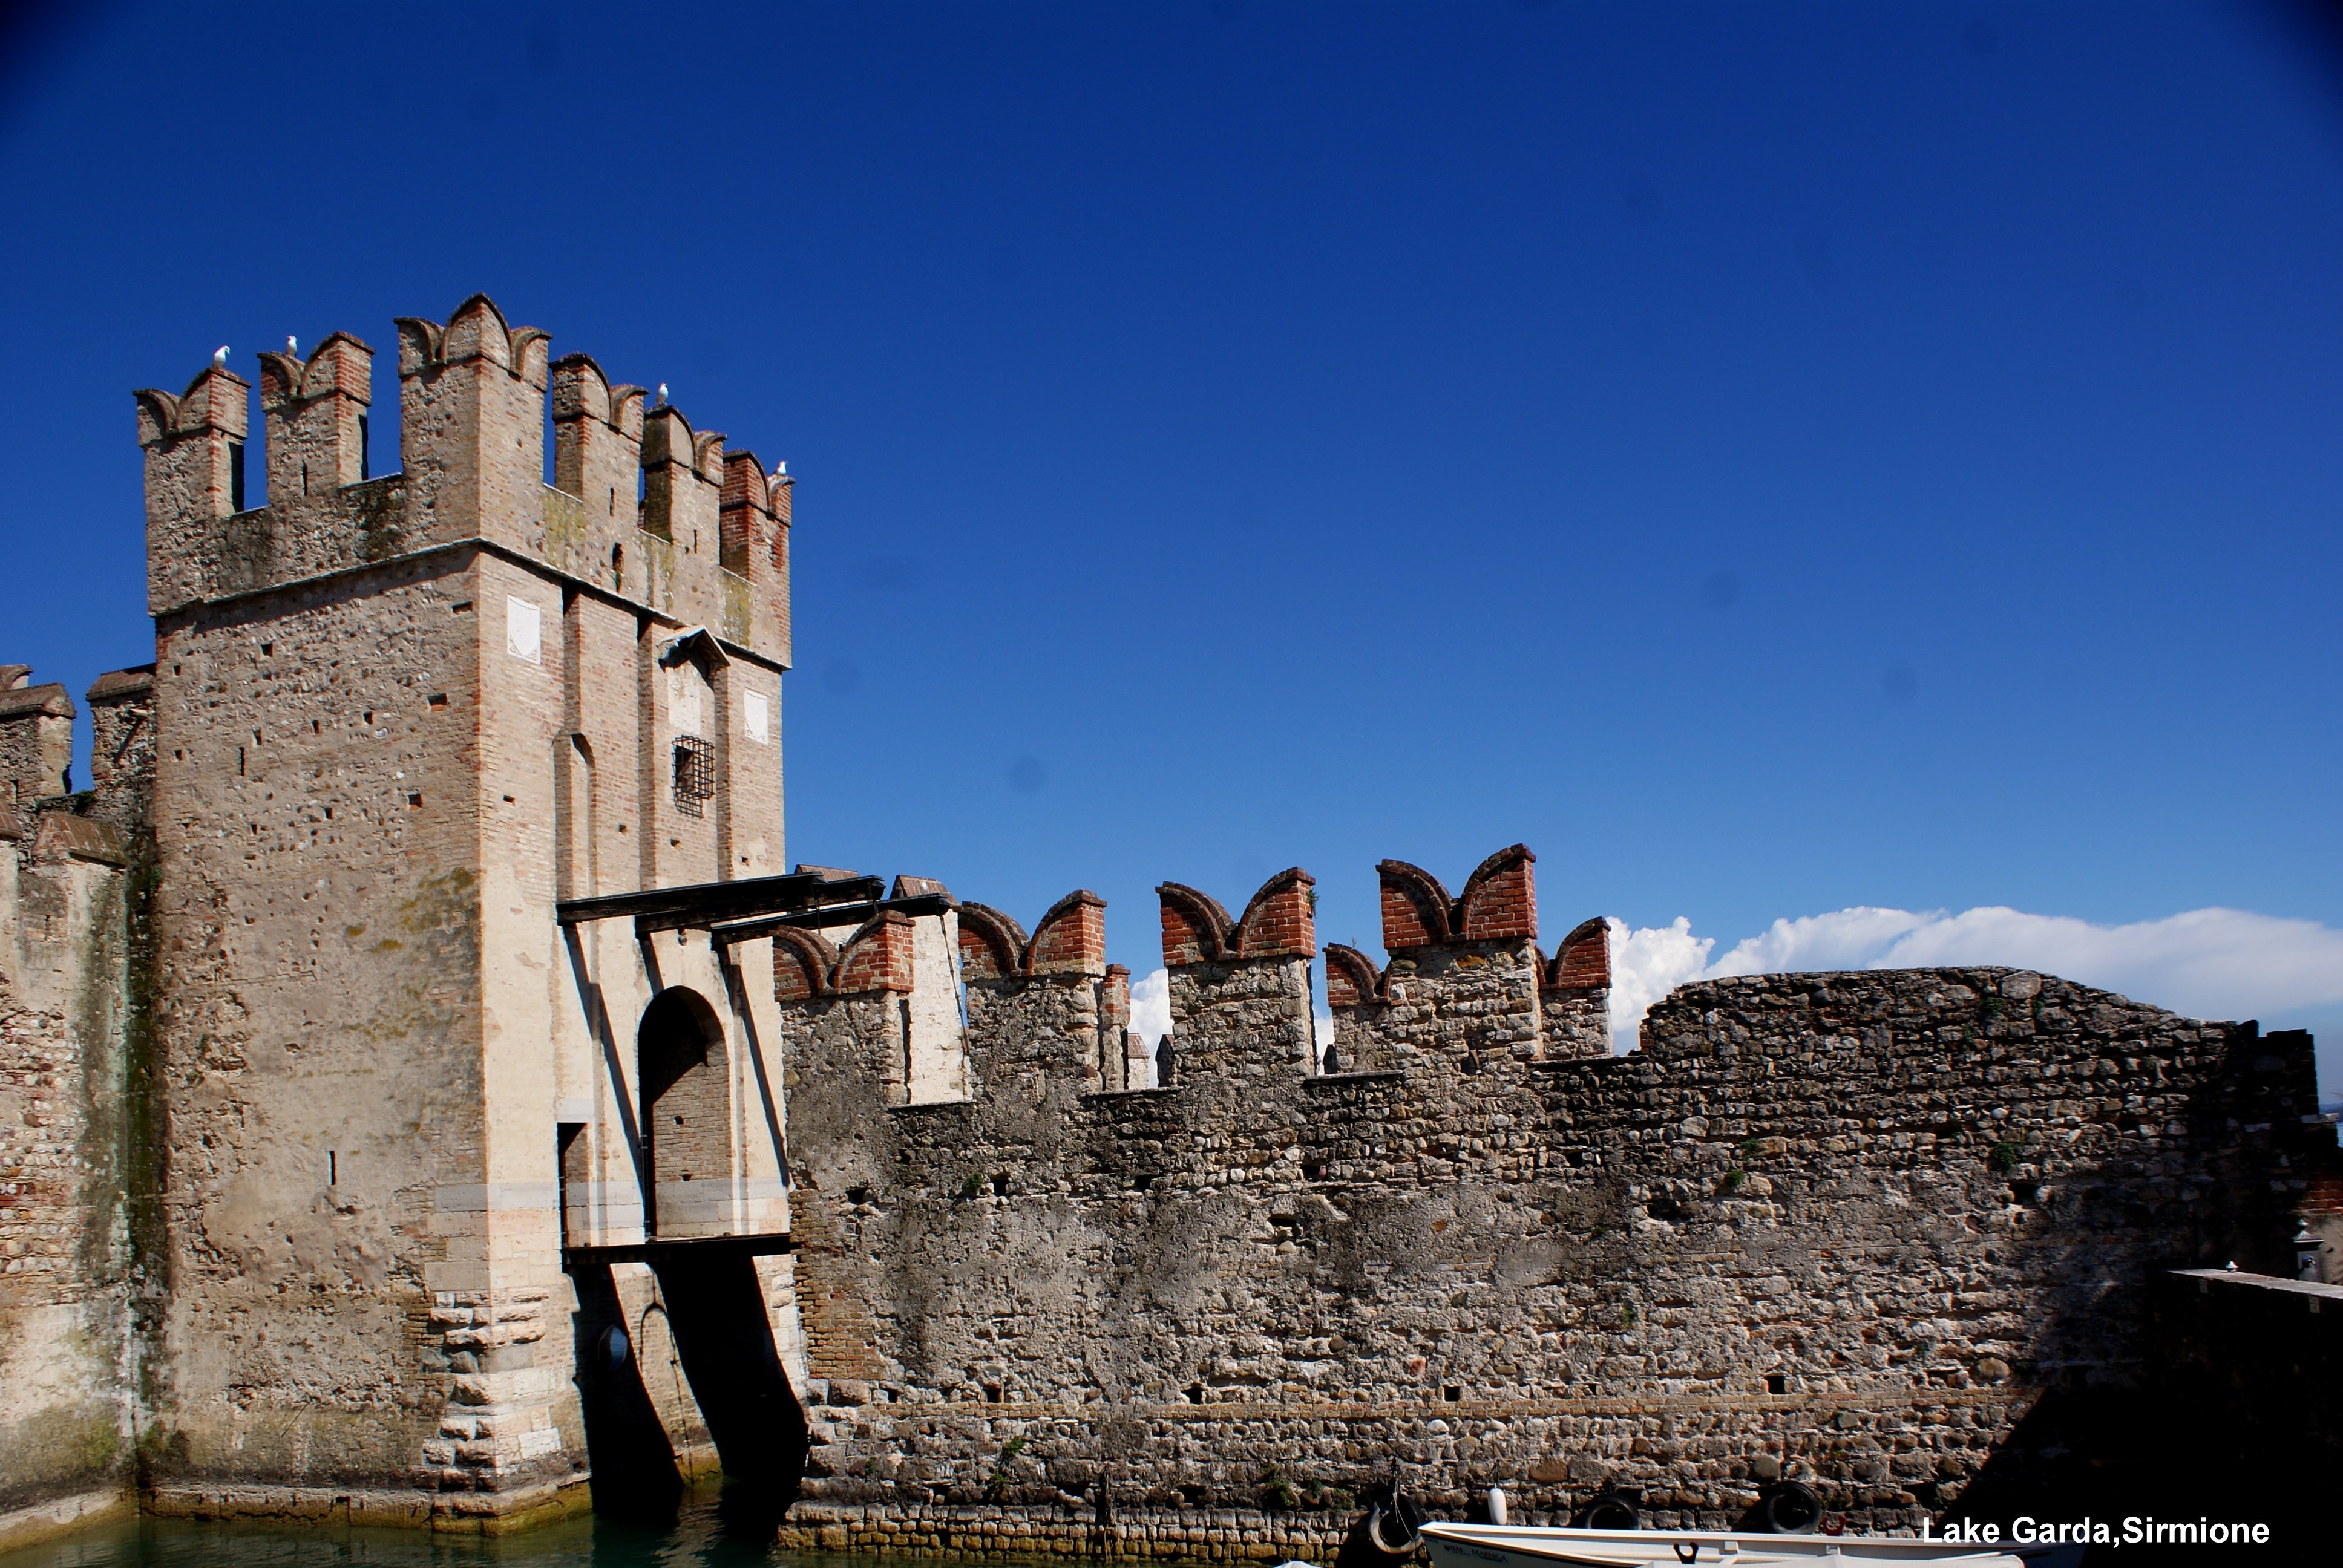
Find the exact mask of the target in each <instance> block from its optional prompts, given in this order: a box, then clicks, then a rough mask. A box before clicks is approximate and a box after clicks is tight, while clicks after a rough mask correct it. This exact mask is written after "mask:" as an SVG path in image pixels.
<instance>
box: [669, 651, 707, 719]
mask: <svg viewBox="0 0 2343 1568" xmlns="http://www.w3.org/2000/svg"><path fill="white" fill-rule="evenodd" d="M706 685H707V682H706V681H704V680H702V679H701V678H700V675H699V666H697V665H695V664H693V663H692V662H691V661H690V660H689V659H685V660H684V661H683V662H682V663H680V664H677V665H671V666H669V668H668V672H667V715H668V722H669V723H670V724H672V725H674V726H675V732H676V733H677V734H678V735H700V734H704V733H705V732H704V731H703V730H702V729H700V727H699V725H700V703H699V693H700V689H702V688H703V687H705V686H706Z"/></svg>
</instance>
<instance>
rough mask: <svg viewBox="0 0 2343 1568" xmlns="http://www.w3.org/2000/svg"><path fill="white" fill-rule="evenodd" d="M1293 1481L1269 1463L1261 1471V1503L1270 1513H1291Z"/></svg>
mask: <svg viewBox="0 0 2343 1568" xmlns="http://www.w3.org/2000/svg"><path fill="white" fill-rule="evenodd" d="M1293 1503H1294V1497H1293V1483H1292V1482H1290V1481H1288V1480H1286V1479H1285V1475H1284V1473H1283V1472H1282V1471H1280V1470H1279V1469H1278V1468H1277V1466H1275V1465H1273V1464H1272V1465H1270V1466H1268V1467H1266V1468H1265V1469H1263V1470H1262V1473H1261V1505H1262V1507H1263V1508H1266V1509H1268V1510H1269V1511H1270V1512H1271V1513H1291V1512H1292V1508H1293Z"/></svg>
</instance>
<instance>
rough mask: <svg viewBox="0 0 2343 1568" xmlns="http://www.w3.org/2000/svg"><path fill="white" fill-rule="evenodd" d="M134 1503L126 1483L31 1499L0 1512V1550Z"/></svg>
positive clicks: (46, 1536)
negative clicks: (44, 1500) (27, 1503)
mask: <svg viewBox="0 0 2343 1568" xmlns="http://www.w3.org/2000/svg"><path fill="white" fill-rule="evenodd" d="M136 1505H137V1498H136V1496H135V1495H134V1494H133V1493H131V1491H130V1490H129V1488H127V1487H117V1488H114V1489H112V1490H108V1491H104V1492H77V1493H75V1494H74V1495H72V1496H71V1497H59V1498H54V1499H52V1500H51V1501H49V1502H47V1503H34V1504H33V1505H32V1506H30V1507H28V1508H17V1509H12V1510H10V1511H9V1512H7V1513H0V1552H14V1551H15V1550H16V1548H18V1547H20V1546H31V1545H33V1544H35V1543H38V1542H42V1541H46V1540H48V1539H49V1538H51V1537H52V1536H56V1535H67V1534H70V1533H73V1532H74V1531H76V1530H81V1529H84V1528H86V1527H87V1526H89V1525H92V1524H96V1523H98V1522H99V1521H100V1520H104V1519H111V1518H113V1517H115V1516H116V1514H119V1513H128V1512H129V1511H131V1510H132V1509H133V1508H135V1507H136Z"/></svg>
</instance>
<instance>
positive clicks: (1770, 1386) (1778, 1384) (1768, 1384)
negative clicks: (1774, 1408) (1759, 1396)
mask: <svg viewBox="0 0 2343 1568" xmlns="http://www.w3.org/2000/svg"><path fill="white" fill-rule="evenodd" d="M1765 1392H1767V1393H1787V1392H1790V1380H1789V1378H1788V1377H1787V1376H1786V1375H1785V1374H1784V1373H1782V1372H1767V1373H1766V1374H1765Z"/></svg>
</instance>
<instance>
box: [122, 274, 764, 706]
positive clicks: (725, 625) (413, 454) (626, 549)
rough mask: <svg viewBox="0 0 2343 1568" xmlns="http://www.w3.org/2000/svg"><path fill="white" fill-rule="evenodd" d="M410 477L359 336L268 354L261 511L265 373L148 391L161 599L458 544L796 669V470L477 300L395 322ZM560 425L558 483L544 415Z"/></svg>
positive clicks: (166, 612)
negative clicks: (730, 447) (391, 441)
mask: <svg viewBox="0 0 2343 1568" xmlns="http://www.w3.org/2000/svg"><path fill="white" fill-rule="evenodd" d="M397 336H398V378H399V459H400V461H399V469H398V471H397V473H393V474H386V475H383V476H380V477H373V476H371V475H370V474H369V472H368V467H367V418H368V411H369V408H370V406H371V404H372V402H373V386H372V380H373V362H374V350H373V349H372V348H371V347H368V346H367V344H366V343H365V342H363V341H362V340H360V339H359V338H357V337H353V336H351V335H350V334H348V333H344V332H336V333H333V334H331V335H329V336H328V337H326V338H325V339H324V340H323V341H321V342H320V343H319V344H318V345H317V347H316V348H315V349H314V350H312V351H311V352H310V354H309V355H308V356H307V357H306V358H305V357H301V356H300V355H299V354H298V353H297V352H296V351H295V350H294V348H293V346H292V344H291V343H289V342H288V343H287V348H286V350H285V351H282V352H270V353H266V354H263V355H261V356H260V357H259V359H260V403H261V409H262V413H263V416H264V421H265V422H264V432H263V433H264V442H265V460H264V462H263V464H262V465H261V471H262V472H263V473H264V474H265V476H266V498H265V501H264V504H262V505H260V506H257V507H255V506H251V505H249V504H248V502H247V498H246V457H245V444H246V431H247V428H248V404H249V400H250V397H251V393H252V390H253V388H252V384H251V383H249V382H247V381H246V380H245V379H244V378H243V377H239V376H237V375H236V373H235V372H234V371H232V370H230V369H228V368H227V367H226V363H225V358H224V357H223V358H222V359H219V360H216V361H215V362H214V363H213V364H212V365H211V366H209V367H206V368H205V369H204V370H203V371H201V372H200V373H198V374H197V375H196V378H195V379H194V380H193V381H192V382H190V383H189V384H188V386H187V388H186V391H184V392H182V393H180V394H178V395H177V396H176V397H174V396H172V395H171V394H169V393H166V392H162V391H158V390H155V389H151V388H150V389H146V390H143V391H141V392H139V393H137V394H136V398H137V405H138V439H139V445H140V446H141V447H144V448H145V450H146V522H147V562H148V566H147V580H148V603H149V608H151V609H152V611H153V612H154V613H155V614H156V616H158V617H167V616H171V615H173V614H175V613H177V612H180V611H184V610H186V609H187V608H191V607H193V606H196V605H200V604H205V603H211V602H216V601H219V600H222V599H228V598H236V597H238V596H241V595H244V594H248V593H252V592H256V591H259V590H262V589H266V588H277V587H282V586H284V585H286V584H289V583H294V582H299V581H304V580H307V579H310V578H327V577H331V576H334V575H336V574H337V573H341V572H347V571H353V570H359V569H363V568H368V567H371V566H375V565H377V564H379V563H382V562H385V561H388V560H393V559H397V558H402V557H407V556H412V555H417V554H420V553H423V552H427V551H434V550H440V549H446V548H456V547H463V546H478V547H483V548H489V549H492V550H498V551H501V552H504V553H507V554H510V555H512V556H515V557H518V558H522V559H524V560H527V561H529V562H531V563H534V564H537V565H539V566H544V567H549V568H552V569H554V570H555V571H557V572H558V573H560V574H561V575H563V576H565V577H568V578H572V579H574V580H575V581H576V582H577V583H578V584H579V585H580V586H581V587H583V588H588V589H589V590H591V591H594V592H597V593H601V594H606V595H608V596H611V597H613V598H620V599H625V600H628V601H630V602H632V603H635V604H638V605H640V606H642V607H644V608H648V609H649V610H650V611H652V612H653V613H654V614H655V615H657V616H659V617H660V618H665V619H669V620H672V621H673V622H674V623H676V624H678V625H679V626H704V627H707V628H709V631H710V632H711V633H712V634H713V635H715V636H717V637H719V638H721V639H722V640H723V641H725V642H726V643H728V644H730V645H731V646H732V647H734V648H737V649H739V650H741V651H744V652H748V653H750V654H753V655H756V656H759V657H761V658H765V659H767V660H769V661H771V662H774V663H777V664H779V665H782V666H787V665H788V664H789V661H790V648H789V479H788V478H787V477H786V476H785V475H783V474H781V473H779V472H776V473H774V474H771V475H767V474H766V472H765V471H764V469H763V467H762V466H761V465H760V464H759V462H758V460H757V458H756V457H755V455H754V454H753V453H749V452H745V451H734V452H729V453H728V452H727V450H726V448H725V440H724V437H723V436H721V435H720V434H718V433H716V432H714V431H701V430H696V429H695V428H694V427H692V425H691V423H690V421H689V419H687V418H686V417H685V416H684V414H683V412H682V410H681V409H679V408H677V407H674V406H673V405H671V404H669V403H667V402H665V401H664V400H661V401H660V402H659V404H658V405H657V406H656V407H650V408H648V409H647V408H646V407H644V405H645V401H646V398H645V395H644V393H643V390H642V388H640V387H635V386H631V385H627V384H623V383H613V382H612V381H611V380H610V378H609V377H608V376H607V375H606V374H605V373H604V372H603V370H602V368H601V367H600V366H599V365H598V364H597V363H596V362H595V361H594V360H593V359H592V358H590V357H588V356H586V355H583V354H572V355H568V356H566V357H562V358H561V359H559V360H555V359H554V358H553V357H552V337H551V335H550V334H548V333H547V332H545V331H542V330H541V329H539V328H538V327H515V326H512V325H511V324H510V323H509V322H508V321H507V319H506V317H505V315H504V313H503V312H502V311H501V310H499V309H498V307H497V306H496V303H495V301H493V300H491V299H489V298H488V296H486V295H482V294H476V295H474V296H472V297H470V298H469V299H467V300H465V301H464V302H463V303H462V304H461V305H459V306H458V307H456V309H455V310H454V312H452V313H451V314H450V315H449V316H448V317H447V320H446V321H445V322H439V321H434V320H431V319H429V318H427V317H412V316H409V317H398V318H397ZM548 395H549V397H550V413H551V416H552V424H553V427H554V451H553V453H552V455H551V457H552V461H551V469H552V473H551V478H550V482H548V476H547V467H548V463H547V457H548V455H547V453H546V450H545V436H544V431H545V426H546V422H547V415H548Z"/></svg>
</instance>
